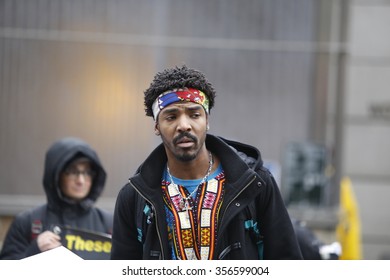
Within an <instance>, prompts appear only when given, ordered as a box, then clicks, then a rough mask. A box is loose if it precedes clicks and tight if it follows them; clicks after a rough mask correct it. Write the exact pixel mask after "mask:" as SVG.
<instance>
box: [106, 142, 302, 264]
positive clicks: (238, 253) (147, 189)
mask: <svg viewBox="0 0 390 280" xmlns="http://www.w3.org/2000/svg"><path fill="white" fill-rule="evenodd" d="M206 147H207V149H209V150H210V151H212V152H213V153H214V154H215V155H216V156H217V157H218V158H219V159H220V161H221V164H222V167H223V169H224V171H225V178H226V181H225V194H224V200H223V203H222V208H221V211H220V213H221V214H220V217H219V220H220V221H219V223H218V224H219V228H218V240H217V245H216V252H215V254H214V257H213V258H214V259H241V260H244V259H258V258H259V257H258V250H257V246H256V244H255V241H254V239H253V238H252V234H251V233H250V232H249V231H248V230H245V227H244V221H245V220H247V219H248V211H246V209H247V208H248V206H249V204H252V205H254V209H255V211H256V213H255V216H256V217H255V219H256V220H257V221H258V223H259V225H260V231H261V234H262V235H263V236H264V239H263V244H264V259H302V256H301V252H300V250H299V246H298V243H297V239H296V236H295V233H294V229H293V227H292V224H291V220H290V217H289V215H288V212H287V210H286V208H285V205H284V203H283V200H282V198H281V195H280V192H279V189H278V187H277V185H276V183H275V181H274V178H273V177H272V176H271V174H270V173H269V171H268V170H266V169H265V168H264V167H263V166H262V165H263V163H262V160H261V156H260V152H259V151H258V150H257V149H256V148H254V147H252V146H249V145H245V144H241V143H238V142H233V141H228V140H225V139H222V138H219V137H215V136H212V135H207V138H206ZM245 158H246V159H247V160H246V161H244V159H245ZM250 159H252V161H250ZM166 162H167V157H166V154H165V150H164V146H163V145H162V144H161V145H160V146H158V147H157V148H156V149H155V150H154V151H153V152H152V153H151V154H150V156H149V157H148V158H147V159H146V160H145V162H144V163H143V164H142V165H141V166H140V168H139V169H138V171H137V173H136V174H135V176H133V177H132V178H130V180H129V183H128V184H126V185H125V186H124V187H123V188H122V189H121V191H120V192H119V194H118V197H117V202H116V206H115V213H114V229H113V236H112V250H111V259H169V258H170V257H169V245H168V236H167V224H166V217H165V212H164V203H163V199H162V193H161V190H160V186H161V176H162V172H163V169H164V168H165V165H166ZM248 164H249V165H250V166H251V167H249V165H248ZM254 170H256V172H255V171H254ZM146 202H147V203H148V204H149V205H151V210H152V211H151V213H146V214H145V213H144V212H143V211H144V206H145V203H146ZM140 221H141V222H140Z"/></svg>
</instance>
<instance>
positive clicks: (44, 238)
mask: <svg viewBox="0 0 390 280" xmlns="http://www.w3.org/2000/svg"><path fill="white" fill-rule="evenodd" d="M37 244H38V248H39V249H40V250H41V252H44V251H47V250H50V249H54V248H57V247H59V246H61V237H60V236H59V235H57V234H55V233H54V232H51V231H49V230H47V231H44V232H42V233H41V234H39V235H38V237H37Z"/></svg>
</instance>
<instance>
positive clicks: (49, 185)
mask: <svg viewBox="0 0 390 280" xmlns="http://www.w3.org/2000/svg"><path fill="white" fill-rule="evenodd" d="M79 156H82V157H86V158H88V159H89V160H90V161H91V165H92V168H93V169H94V171H95V172H96V176H95V178H94V180H93V183H92V187H91V191H90V193H89V194H88V196H87V197H86V198H85V199H84V200H82V201H80V202H77V203H75V202H72V201H70V200H68V199H66V198H64V197H63V196H62V194H61V191H60V185H59V178H60V174H61V172H62V170H63V169H64V168H65V166H66V165H67V164H68V163H69V161H70V160H73V159H74V158H75V157H79ZM105 182H106V172H105V170H104V168H103V166H102V164H101V163H100V159H99V157H98V155H97V154H96V152H95V151H94V150H93V149H92V148H91V147H90V146H89V145H88V144H87V143H86V142H84V141H83V140H81V139H78V138H73V137H68V138H63V139H61V140H59V141H57V142H55V143H54V144H53V145H52V146H51V147H50V148H49V150H48V151H47V152H46V157H45V170H44V174H43V187H44V189H45V193H46V196H47V203H48V207H49V208H51V209H61V208H63V207H76V208H79V210H88V209H89V208H91V207H92V206H93V204H94V203H95V202H96V200H97V199H98V198H99V196H100V195H101V193H102V192H103V188H104V184H105Z"/></svg>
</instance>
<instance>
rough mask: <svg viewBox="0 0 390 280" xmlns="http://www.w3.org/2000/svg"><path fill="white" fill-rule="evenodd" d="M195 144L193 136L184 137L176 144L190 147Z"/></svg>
mask: <svg viewBox="0 0 390 280" xmlns="http://www.w3.org/2000/svg"><path fill="white" fill-rule="evenodd" d="M193 144H194V140H192V139H191V138H187V137H183V138H181V139H180V140H178V141H176V145H177V146H179V147H182V148H185V147H190V146H192V145H193Z"/></svg>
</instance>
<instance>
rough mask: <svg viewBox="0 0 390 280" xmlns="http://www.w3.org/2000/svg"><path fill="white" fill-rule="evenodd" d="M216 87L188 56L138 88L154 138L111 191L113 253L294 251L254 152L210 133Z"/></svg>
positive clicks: (262, 254)
mask: <svg viewBox="0 0 390 280" xmlns="http://www.w3.org/2000/svg"><path fill="white" fill-rule="evenodd" d="M215 95H216V94H215V90H214V87H213V86H212V84H211V83H210V82H209V81H208V80H207V79H206V77H205V75H204V74H203V73H202V72H200V71H198V70H195V69H192V68H189V67H187V66H186V65H183V66H181V67H174V68H170V69H165V70H164V71H162V72H159V73H157V74H156V75H155V77H154V80H153V81H152V83H151V84H150V86H149V88H148V89H146V91H145V92H144V105H145V112H146V115H147V116H150V117H153V119H154V121H155V124H154V131H155V134H156V135H157V136H159V137H161V140H162V143H161V144H160V145H159V146H158V147H157V148H156V149H155V150H154V151H152V153H151V154H150V155H149V156H148V158H146V160H145V161H144V162H143V163H142V164H141V165H140V167H139V168H138V170H137V171H136V173H135V175H134V176H132V177H131V178H130V179H129V182H128V183H127V184H126V185H125V186H124V187H123V188H122V189H121V191H120V192H119V194H118V197H117V201H116V205H115V213H114V228H113V235H112V250H111V259H121V260H125V259H164V260H170V259H172V260H211V259H220V260H228V259H238V260H244V259H252V260H254V259H301V258H302V256H301V252H300V249H299V247H298V243H297V239H296V236H295V233H294V229H293V226H292V223H291V220H290V217H289V215H288V212H287V210H286V208H285V205H284V203H283V200H282V198H281V195H280V192H279V189H278V187H277V185H276V183H275V180H274V178H273V177H272V175H271V174H270V172H269V171H268V170H267V169H266V168H265V167H263V161H262V159H261V155H260V152H259V151H258V149H256V148H255V147H252V146H249V145H247V144H243V143H239V142H234V141H229V140H226V139H223V138H221V137H217V136H214V135H211V134H209V133H208V130H209V116H210V110H211V108H212V107H213V106H214V101H215Z"/></svg>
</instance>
